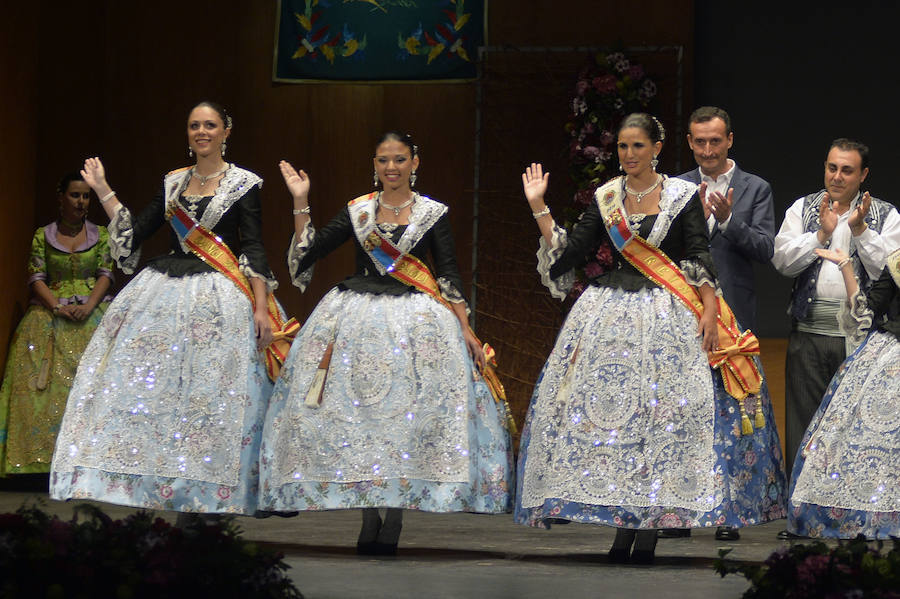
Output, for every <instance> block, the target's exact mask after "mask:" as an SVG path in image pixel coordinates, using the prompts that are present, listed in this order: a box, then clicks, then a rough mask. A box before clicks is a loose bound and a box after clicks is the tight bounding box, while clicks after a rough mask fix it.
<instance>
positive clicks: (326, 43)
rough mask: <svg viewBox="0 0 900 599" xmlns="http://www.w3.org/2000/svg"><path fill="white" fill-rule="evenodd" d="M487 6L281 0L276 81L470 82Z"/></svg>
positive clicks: (445, 1) (474, 0)
mask: <svg viewBox="0 0 900 599" xmlns="http://www.w3.org/2000/svg"><path fill="white" fill-rule="evenodd" d="M486 3H487V0H427V1H426V0H279V3H278V26H277V30H276V40H275V64H274V69H273V71H274V73H273V79H274V80H275V81H283V82H301V81H422V80H429V79H431V80H448V79H456V80H466V79H474V78H475V76H476V67H475V62H474V61H475V60H476V59H477V57H478V48H479V47H480V46H483V45H484V43H485V10H486Z"/></svg>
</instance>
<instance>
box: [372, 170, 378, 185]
mask: <svg viewBox="0 0 900 599" xmlns="http://www.w3.org/2000/svg"><path fill="white" fill-rule="evenodd" d="M372 187H378V171H373V172H372Z"/></svg>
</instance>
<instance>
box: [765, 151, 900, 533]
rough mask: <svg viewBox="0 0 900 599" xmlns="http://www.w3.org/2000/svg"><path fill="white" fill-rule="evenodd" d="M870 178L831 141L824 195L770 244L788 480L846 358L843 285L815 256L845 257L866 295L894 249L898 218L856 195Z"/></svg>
mask: <svg viewBox="0 0 900 599" xmlns="http://www.w3.org/2000/svg"><path fill="white" fill-rule="evenodd" d="M868 174H869V149H868V148H867V147H866V146H865V145H863V144H861V143H859V142H856V141H851V140H849V139H844V138H841V139H836V140H835V141H834V142H832V144H831V147H830V148H829V151H828V156H827V158H826V159H825V189H823V190H821V191H818V192H816V193H812V194H809V195H808V196H806V197H803V198H800V199H799V200H797V201H796V202H794V204H793V205H792V206H791V207H790V208H788V210H787V212H786V213H785V215H784V222H783V223H782V225H781V229H780V230H779V231H778V235H777V236H776V237H775V255H774V257H773V258H772V264H773V265H774V266H775V268H776V269H778V272H780V273H781V274H783V275H785V276H788V277H794V287H793V290H792V291H791V303H790V306H789V308H788V313H789V314H790V315H791V320H792V327H791V334H790V338H789V340H788V349H787V359H786V369H785V378H786V380H785V383H786V390H785V396H786V397H785V416H786V418H785V429H786V435H785V445H786V446H787V447H786V450H787V451H786V454H785V460H786V461H787V466H788V472H790V471H791V467H792V466H793V462H794V458H795V456H796V453H797V450H798V448H799V447H800V443H801V440H802V438H803V434H804V433H805V431H806V427H807V425H808V424H809V422H810V420H812V417H813V415H814V414H815V412H816V410H817V409H818V407H819V402H820V401H821V399H822V396H823V395H824V394H825V388H826V387H827V386H828V383H829V381H830V380H831V377H832V376H833V375H834V373H835V372H836V371H837V369H838V367H839V366H840V365H841V363H842V362H843V361H844V358H846V349H845V341H844V334H843V333H842V332H841V330H840V328H839V326H838V312H839V310H840V309H841V306H842V305H843V304H844V302H846V300H847V293H846V290H845V288H844V281H843V278H842V276H841V273H840V268H839V267H838V265H836V264H834V263H832V262H828V261H827V260H822V259H821V258H819V257H818V256H816V254H815V253H814V250H815V249H817V248H829V247H830V248H841V249H843V250H844V251H845V252H847V254H848V255H849V256H850V260H852V261H853V270H854V271H855V272H856V277H857V279H858V280H859V286H860V291H861V292H862V293H865V292H866V291H867V290H868V288H869V286H870V285H871V282H872V280H874V279H877V278H878V276H879V275H880V274H881V271H882V270H883V269H884V265H885V261H886V259H887V256H888V255H889V254H890V253H891V252H892V251H893V250H894V249H896V248H897V247H900V215H898V213H897V210H896V209H895V208H894V207H893V206H892V205H891V204H889V203H887V202H884V201H881V200H878V199H876V198H873V197H870V195H869V192H865V193H860V185H861V184H862V183H863V181H865V180H866V177H867V176H868ZM785 533H787V531H784V533H782V534H785ZM780 536H781V535H780Z"/></svg>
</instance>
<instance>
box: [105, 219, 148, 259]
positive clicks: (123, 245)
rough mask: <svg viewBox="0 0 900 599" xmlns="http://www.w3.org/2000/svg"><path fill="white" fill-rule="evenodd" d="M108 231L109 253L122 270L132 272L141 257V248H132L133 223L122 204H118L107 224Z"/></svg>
mask: <svg viewBox="0 0 900 599" xmlns="http://www.w3.org/2000/svg"><path fill="white" fill-rule="evenodd" d="M106 230H107V231H108V232H109V253H110V255H111V256H112V258H113V260H115V261H116V264H118V265H119V268H121V269H122V272H124V273H125V274H128V275H130V274H132V273H134V270H135V269H136V268H137V265H138V261H139V260H140V259H141V249H140V248H136V249H135V248H133V247H132V244H133V242H134V225H133V223H132V220H131V212H130V211H129V210H128V208H126V207H125V206H123V205H119V211H118V212H116V215H115V216H114V217H113V219H112V221H110V223H109V225H107V227H106Z"/></svg>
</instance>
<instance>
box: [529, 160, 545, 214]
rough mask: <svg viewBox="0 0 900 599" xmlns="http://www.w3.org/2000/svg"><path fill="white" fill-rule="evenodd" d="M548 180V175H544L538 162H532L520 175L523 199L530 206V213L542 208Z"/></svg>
mask: <svg viewBox="0 0 900 599" xmlns="http://www.w3.org/2000/svg"><path fill="white" fill-rule="evenodd" d="M549 180H550V173H545V172H544V168H543V167H542V166H541V164H540V163H539V162H532V163H531V166H529V167H528V168H526V169H525V172H524V173H522V188H523V189H524V190H525V199H527V200H528V203H529V204H530V205H531V209H532V212H537V211H538V210H541V209H543V208H544V194H546V193H547V183H548V181H549Z"/></svg>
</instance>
